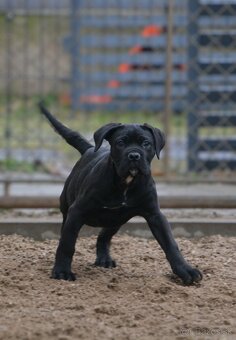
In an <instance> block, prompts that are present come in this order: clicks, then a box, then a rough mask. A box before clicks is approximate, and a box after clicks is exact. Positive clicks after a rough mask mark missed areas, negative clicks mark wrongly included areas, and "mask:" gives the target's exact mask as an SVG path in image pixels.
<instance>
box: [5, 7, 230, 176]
mask: <svg viewBox="0 0 236 340" xmlns="http://www.w3.org/2000/svg"><path fill="white" fill-rule="evenodd" d="M0 11H1V14H0V28H1V29H0V37H1V40H0V41H1V42H0V44H1V54H2V57H1V58H0V65H1V66H0V67H1V69H2V72H1V73H0V98H1V100H0V103H1V105H0V115H1V116H0V124H1V127H2V128H1V131H0V141H1V148H0V159H2V160H3V159H5V158H11V159H17V160H20V161H30V162H32V161H34V162H36V163H37V162H38V161H40V162H41V161H42V162H44V163H52V164H53V166H55V161H56V160H59V159H61V156H63V157H66V161H67V162H68V159H71V158H75V157H77V155H76V154H74V153H72V151H71V150H70V148H69V147H67V146H65V144H64V143H63V142H61V141H60V139H59V138H58V137H57V136H56V135H55V134H54V133H52V132H51V130H50V128H49V127H48V126H47V124H46V123H45V122H44V121H43V119H42V117H41V116H40V115H39V114H38V112H37V108H36V104H37V102H38V100H39V99H41V98H44V99H45V101H46V102H47V104H48V105H49V106H50V108H51V109H52V111H53V112H54V113H55V114H56V115H57V116H58V117H59V118H60V119H61V120H63V121H64V122H65V123H67V124H68V125H69V126H72V127H73V128H74V129H79V130H81V131H82V132H84V133H85V134H86V136H87V137H88V138H91V136H92V131H94V130H95V129H96V128H98V127H99V126H100V125H102V124H104V123H106V122H109V121H121V122H141V123H142V122H144V121H146V122H149V123H150V124H153V125H156V126H159V127H161V128H162V129H163V130H164V131H165V132H166V134H167V141H168V144H167V146H166V148H165V150H164V152H163V155H162V158H163V159H164V161H163V162H158V163H157V162H156V163H155V164H154V172H155V173H162V174H164V175H169V176H172V177H180V176H184V178H186V174H189V175H190V174H192V173H193V174H194V176H195V178H203V177H204V178H206V177H207V178H210V176H211V177H212V176H217V178H218V179H219V178H220V179H221V180H224V179H228V178H229V176H230V175H232V177H233V176H234V170H235V167H236V140H235V121H236V120H235V116H236V108H235V104H236V100H235V98H236V97H235V81H234V80H235V79H234V78H235V69H236V63H235V58H234V57H235V56H236V51H235V49H236V47H235V46H236V44H235V32H236V1H235V0H227V1H226V0H222V1H218V0H208V1H207V0H189V1H188V0H175V1H174V0H168V1H167V0H159V1H155V0H135V1H134V0H129V1H115V0H93V1H92V0H86V1H85V0H71V1H64V0H58V1H53V0H50V1H43V0H24V1H23V0H22V1H13V0H8V1H1V0H0ZM65 155H66V156H65ZM60 162H61V161H60ZM60 162H59V163H60ZM196 175H197V176H196Z"/></svg>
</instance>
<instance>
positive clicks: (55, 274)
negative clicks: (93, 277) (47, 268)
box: [51, 268, 76, 281]
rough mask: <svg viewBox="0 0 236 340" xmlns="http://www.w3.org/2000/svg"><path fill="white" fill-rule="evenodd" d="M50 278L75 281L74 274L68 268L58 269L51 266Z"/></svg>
mask: <svg viewBox="0 0 236 340" xmlns="http://www.w3.org/2000/svg"><path fill="white" fill-rule="evenodd" d="M51 279H56V280H66V281H75V280H76V276H75V274H74V273H72V271H70V270H60V269H55V268H53V270H52V274H51Z"/></svg>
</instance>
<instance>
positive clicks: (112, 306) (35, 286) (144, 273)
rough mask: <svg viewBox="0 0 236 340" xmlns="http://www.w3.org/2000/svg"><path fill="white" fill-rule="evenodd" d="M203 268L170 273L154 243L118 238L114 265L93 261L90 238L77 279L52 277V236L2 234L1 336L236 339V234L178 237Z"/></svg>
mask: <svg viewBox="0 0 236 340" xmlns="http://www.w3.org/2000/svg"><path fill="white" fill-rule="evenodd" d="M178 242H179V244H180V248H181V249H182V251H183V253H184V255H185V256H186V258H187V259H188V260H189V261H190V262H191V263H193V264H195V265H196V264H198V266H199V268H200V269H201V270H202V271H203V274H204V280H203V281H202V282H201V284H196V285H194V286H191V287H185V286H182V284H181V283H180V282H179V281H178V279H176V278H175V277H173V276H172V275H171V272H170V268H169V265H168V263H167V261H166V260H165V257H164V255H163V253H162V251H161V250H160V249H159V247H158V246H157V244H156V242H155V241H154V240H153V241H152V240H151V241H150V240H146V239H139V238H133V237H129V236H124V235H123V236H116V237H115V238H114V241H113V245H112V253H113V255H114V258H115V259H116V260H117V264H118V266H117V268H114V269H101V268H96V267H94V266H93V262H94V259H95V238H94V237H92V238H81V239H80V240H79V241H78V242H77V248H76V254H75V257H74V262H73V269H74V271H75V272H76V273H77V275H78V280H77V281H75V282H65V281H56V280H52V279H50V278H49V275H50V270H51V267H52V264H53V259H54V253H55V248H56V246H57V241H54V240H50V241H45V242H36V241H34V240H31V239H27V238H23V237H20V236H16V235H13V236H3V235H1V236H0V244H1V247H0V296H1V303H0V339H4V340H6V339H14V340H15V339H30V340H33V339H60V340H70V339H80V340H84V339H86V340H93V339H94V340H95V339H96V340H97V339H105V340H106V339H114V340H119V339H122V340H123V339H124V340H133V339H140V340H151V339H152V340H154V339H155V340H157V339H161V338H163V339H235V338H236V289H235V288H236V284H235V279H236V273H235V264H236V238H224V237H220V236H212V237H206V238H202V239H193V240H186V239H179V240H178Z"/></svg>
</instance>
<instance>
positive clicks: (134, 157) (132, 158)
mask: <svg viewBox="0 0 236 340" xmlns="http://www.w3.org/2000/svg"><path fill="white" fill-rule="evenodd" d="M140 158H141V155H140V153H138V152H130V153H129V154H128V159H129V160H130V161H138V160H140Z"/></svg>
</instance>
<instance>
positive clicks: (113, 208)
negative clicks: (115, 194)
mask: <svg viewBox="0 0 236 340" xmlns="http://www.w3.org/2000/svg"><path fill="white" fill-rule="evenodd" d="M124 207H127V203H126V202H122V203H121V204H120V205H117V206H115V207H107V206H104V207H103V209H109V210H115V209H120V208H124Z"/></svg>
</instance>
